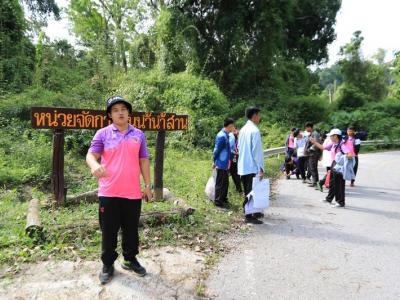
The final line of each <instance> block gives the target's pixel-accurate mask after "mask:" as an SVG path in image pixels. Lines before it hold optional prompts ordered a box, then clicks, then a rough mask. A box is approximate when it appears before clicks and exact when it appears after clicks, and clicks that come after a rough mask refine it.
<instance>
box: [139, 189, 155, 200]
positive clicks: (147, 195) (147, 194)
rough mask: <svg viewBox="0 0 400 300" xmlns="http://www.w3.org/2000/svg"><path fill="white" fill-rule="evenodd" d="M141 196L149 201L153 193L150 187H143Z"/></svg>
mask: <svg viewBox="0 0 400 300" xmlns="http://www.w3.org/2000/svg"><path fill="white" fill-rule="evenodd" d="M142 198H143V199H144V201H146V202H149V201H151V200H152V199H153V193H152V191H151V189H150V187H146V188H144V190H143V192H142Z"/></svg>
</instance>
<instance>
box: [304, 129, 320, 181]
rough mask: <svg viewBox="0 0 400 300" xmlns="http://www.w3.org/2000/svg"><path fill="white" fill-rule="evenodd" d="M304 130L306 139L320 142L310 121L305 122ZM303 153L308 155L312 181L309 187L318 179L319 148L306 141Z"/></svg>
mask: <svg viewBox="0 0 400 300" xmlns="http://www.w3.org/2000/svg"><path fill="white" fill-rule="evenodd" d="M304 127H305V131H306V132H307V133H308V139H309V140H310V139H314V140H315V141H316V142H318V143H320V142H321V141H320V135H319V133H318V132H317V131H316V130H314V124H313V123H311V122H307V123H306V124H305V126H304ZM304 152H305V155H306V156H308V165H307V167H308V171H309V172H310V174H311V177H312V182H311V183H310V184H309V185H308V186H309V187H314V188H316V187H317V183H318V181H319V175H318V161H319V159H320V157H321V150H320V149H318V148H317V147H316V146H314V145H313V144H312V143H310V142H309V141H308V143H307V144H306V147H305V149H304Z"/></svg>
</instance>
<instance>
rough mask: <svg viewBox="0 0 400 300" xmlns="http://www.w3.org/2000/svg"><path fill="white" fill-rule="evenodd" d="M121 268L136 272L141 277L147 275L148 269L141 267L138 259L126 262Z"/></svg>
mask: <svg viewBox="0 0 400 300" xmlns="http://www.w3.org/2000/svg"><path fill="white" fill-rule="evenodd" d="M121 267H122V269H125V270H129V271H133V272H135V273H136V274H137V275H138V276H140V277H143V276H144V275H146V269H145V268H143V267H142V266H141V265H140V263H139V262H138V261H137V259H136V258H135V259H134V260H132V261H127V260H124V261H123V262H122V264H121Z"/></svg>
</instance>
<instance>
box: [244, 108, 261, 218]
mask: <svg viewBox="0 0 400 300" xmlns="http://www.w3.org/2000/svg"><path fill="white" fill-rule="evenodd" d="M260 112H261V110H260V109H259V108H257V107H249V108H247V109H246V118H247V119H248V121H247V123H246V124H245V125H244V126H243V127H242V129H241V130H240V132H239V142H238V150H239V159H238V174H239V175H240V176H241V177H240V178H241V180H242V184H243V188H244V194H245V198H244V202H243V207H244V206H245V205H246V203H247V201H248V199H247V197H246V196H247V195H248V194H249V193H250V192H251V190H252V188H253V177H255V176H256V175H258V176H259V178H260V180H261V179H262V178H263V177H264V151H263V149H262V141H261V134H260V130H259V129H258V127H257V125H258V124H259V123H260V121H261V113H260ZM263 216H264V215H263V214H262V213H257V214H247V215H245V222H246V223H252V224H262V223H263V222H262V221H261V220H259V218H260V217H263Z"/></svg>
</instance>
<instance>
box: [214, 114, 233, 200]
mask: <svg viewBox="0 0 400 300" xmlns="http://www.w3.org/2000/svg"><path fill="white" fill-rule="evenodd" d="M234 129H235V121H234V120H233V119H231V118H228V119H226V120H225V121H224V128H222V129H221V131H220V132H218V134H217V136H216V138H215V147H214V152H213V156H214V165H213V168H215V169H216V170H217V178H216V182H215V202H214V203H215V205H216V206H218V207H223V206H224V205H227V204H228V198H227V195H228V187H229V173H228V172H229V167H230V160H231V155H232V154H231V145H230V143H229V134H230V133H231V132H233V130H234Z"/></svg>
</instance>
